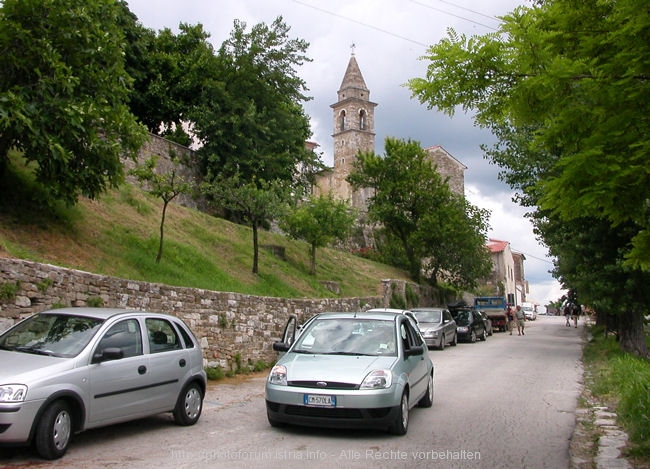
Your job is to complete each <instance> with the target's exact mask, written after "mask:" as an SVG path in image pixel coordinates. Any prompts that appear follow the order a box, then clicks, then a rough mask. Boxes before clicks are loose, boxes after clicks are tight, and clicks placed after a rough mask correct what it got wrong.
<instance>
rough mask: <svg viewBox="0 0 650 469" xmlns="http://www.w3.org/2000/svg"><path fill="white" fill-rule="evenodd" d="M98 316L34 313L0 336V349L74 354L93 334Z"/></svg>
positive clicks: (67, 355) (99, 324)
mask: <svg viewBox="0 0 650 469" xmlns="http://www.w3.org/2000/svg"><path fill="white" fill-rule="evenodd" d="M102 322H103V321H102V320H101V319H96V318H89V317H86V316H74V315H69V314H56V313H48V314H36V315H34V316H31V317H30V318H28V319H25V320H24V321H23V322H21V323H20V324H18V325H17V326H16V327H14V328H12V329H10V330H8V331H7V332H5V333H4V334H2V335H1V336H0V349H3V350H13V351H17V352H24V353H34V354H38V355H50V356H55V357H74V356H75V355H77V354H78V353H79V352H81V350H82V349H83V348H84V347H85V346H86V344H88V342H89V341H90V339H91V338H92V337H93V335H95V333H96V332H97V330H98V329H99V326H101V324H102Z"/></svg>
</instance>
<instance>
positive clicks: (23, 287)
mask: <svg viewBox="0 0 650 469" xmlns="http://www.w3.org/2000/svg"><path fill="white" fill-rule="evenodd" d="M384 290H388V291H390V288H388V287H384ZM0 292H1V294H0V331H4V330H5V329H7V328H8V327H10V326H11V325H12V324H14V323H15V322H17V321H19V320H21V319H23V318H25V317H27V316H29V315H31V314H33V313H37V312H40V311H45V310H47V309H50V308H52V307H60V306H88V305H96V304H97V303H98V301H99V299H100V298H101V304H102V305H103V306H105V307H118V308H128V309H138V310H149V311H156V312H162V313H167V314H172V315H174V316H177V317H179V318H181V319H183V320H184V321H185V322H186V323H187V324H188V326H189V327H190V328H191V329H192V331H193V332H194V334H195V335H196V337H197V338H198V339H199V341H200V343H201V347H202V350H203V356H204V359H205V363H206V366H221V367H222V368H224V369H225V370H229V369H233V368H235V367H236V364H237V363H241V364H242V365H243V366H245V365H248V364H256V363H258V362H260V361H262V362H265V363H269V362H272V361H273V360H275V359H276V358H277V355H276V353H275V352H274V351H273V349H272V344H273V342H274V341H275V340H277V339H279V338H280V336H281V334H282V331H283V329H284V325H285V323H286V321H287V319H288V318H289V316H290V315H292V314H295V315H297V316H298V321H299V322H302V321H304V320H305V319H307V318H309V317H311V316H312V315H314V314H316V313H318V312H323V311H359V310H365V309H368V308H370V307H378V306H386V305H387V303H385V301H384V299H383V298H382V297H380V296H377V297H369V298H324V299H285V298H273V297H259V296H253V295H244V294H239V293H228V292H216V291H210V290H202V289H196V288H184V287H174V286H169V285H162V284H156V283H147V282H140V281H134V280H126V279H120V278H115V277H108V276H104V275H97V274H92V273H88V272H83V271H80V270H74V269H66V268H62V267H57V266H53V265H49V264H40V263H36V262H30V261H25V260H19V259H11V258H0Z"/></svg>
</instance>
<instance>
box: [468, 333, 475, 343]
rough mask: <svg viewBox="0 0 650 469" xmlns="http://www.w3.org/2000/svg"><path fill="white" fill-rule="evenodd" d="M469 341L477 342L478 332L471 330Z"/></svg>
mask: <svg viewBox="0 0 650 469" xmlns="http://www.w3.org/2000/svg"><path fill="white" fill-rule="evenodd" d="M469 341H470V342H471V343H474V342H476V332H474V331H472V332H471V334H470V336H469Z"/></svg>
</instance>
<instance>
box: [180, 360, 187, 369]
mask: <svg viewBox="0 0 650 469" xmlns="http://www.w3.org/2000/svg"><path fill="white" fill-rule="evenodd" d="M178 364H179V365H180V367H181V368H183V367H184V366H185V365H186V362H185V359H184V358H181V359H180V360H179V361H178Z"/></svg>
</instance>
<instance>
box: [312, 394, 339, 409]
mask: <svg viewBox="0 0 650 469" xmlns="http://www.w3.org/2000/svg"><path fill="white" fill-rule="evenodd" d="M305 405H308V406H315V407H336V396H328V395H324V394H305Z"/></svg>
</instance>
